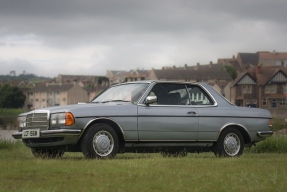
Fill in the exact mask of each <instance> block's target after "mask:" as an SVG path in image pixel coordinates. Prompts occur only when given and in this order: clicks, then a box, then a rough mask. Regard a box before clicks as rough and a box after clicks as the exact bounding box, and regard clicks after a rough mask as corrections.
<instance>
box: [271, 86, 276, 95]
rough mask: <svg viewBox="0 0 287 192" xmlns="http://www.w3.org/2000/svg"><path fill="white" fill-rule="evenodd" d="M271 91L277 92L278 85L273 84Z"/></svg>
mask: <svg viewBox="0 0 287 192" xmlns="http://www.w3.org/2000/svg"><path fill="white" fill-rule="evenodd" d="M271 93H276V85H271Z"/></svg>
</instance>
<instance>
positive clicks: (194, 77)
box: [148, 62, 232, 100]
mask: <svg viewBox="0 0 287 192" xmlns="http://www.w3.org/2000/svg"><path fill="white" fill-rule="evenodd" d="M148 79H149V80H167V81H181V82H204V83H207V84H210V85H211V86H213V87H214V88H215V89H216V90H217V91H218V92H219V93H221V94H222V95H224V96H225V97H226V98H227V99H229V100H230V95H231V94H230V84H231V82H232V78H231V76H230V75H229V74H228V73H227V71H226V70H225V69H224V68H223V64H213V63H212V62H210V63H209V64H206V65H200V64H199V63H198V64H197V65H196V66H187V65H185V66H184V67H179V68H176V67H173V68H163V69H152V70H151V72H150V73H149V76H148Z"/></svg>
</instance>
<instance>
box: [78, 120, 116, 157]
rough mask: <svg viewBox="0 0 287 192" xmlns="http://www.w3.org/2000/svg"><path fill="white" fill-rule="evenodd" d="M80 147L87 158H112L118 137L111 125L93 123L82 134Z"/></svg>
mask: <svg viewBox="0 0 287 192" xmlns="http://www.w3.org/2000/svg"><path fill="white" fill-rule="evenodd" d="M81 149H82V152H83V154H84V156H85V157H87V158H100V159H103V158H113V157H114V156H115V155H116V154H117V152H118V149H119V139H118V136H117V134H116V132H115V130H114V129H113V128H112V127H111V126H109V125H107V124H103V123H99V124H95V125H93V126H92V127H90V128H89V129H88V130H87V131H86V132H85V135H83V138H82V141H81Z"/></svg>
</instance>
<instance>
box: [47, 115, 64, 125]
mask: <svg viewBox="0 0 287 192" xmlns="http://www.w3.org/2000/svg"><path fill="white" fill-rule="evenodd" d="M65 116H66V113H55V114H51V119H50V125H51V127H57V126H63V125H65V123H66V119H65Z"/></svg>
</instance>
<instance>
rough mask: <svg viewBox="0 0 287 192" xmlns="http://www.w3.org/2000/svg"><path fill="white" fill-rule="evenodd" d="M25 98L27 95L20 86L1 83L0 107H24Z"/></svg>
mask: <svg viewBox="0 0 287 192" xmlns="http://www.w3.org/2000/svg"><path fill="white" fill-rule="evenodd" d="M25 100H26V96H25V95H24V93H23V91H22V90H21V89H20V88H19V87H17V86H11V85H9V84H4V85H0V108H22V107H23V105H24V103H25Z"/></svg>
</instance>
